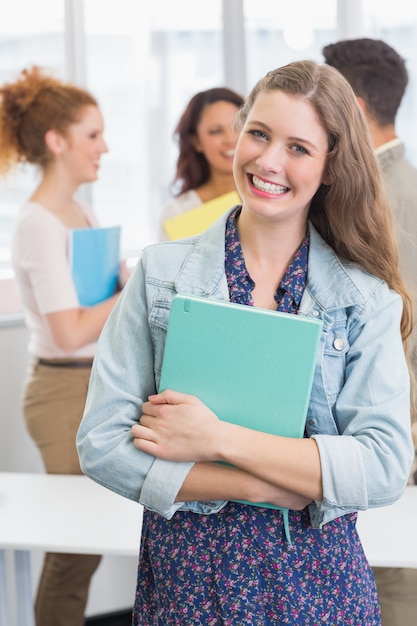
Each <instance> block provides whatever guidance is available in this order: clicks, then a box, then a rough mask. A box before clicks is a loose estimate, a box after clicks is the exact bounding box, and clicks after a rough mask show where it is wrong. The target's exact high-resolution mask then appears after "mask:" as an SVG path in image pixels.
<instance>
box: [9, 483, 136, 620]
mask: <svg viewBox="0 0 417 626" xmlns="http://www.w3.org/2000/svg"><path fill="white" fill-rule="evenodd" d="M142 511H143V509H142V506H141V505H139V504H137V503H135V502H133V501H131V500H127V499H126V498H122V497H121V496H118V495H117V494H115V493H113V492H111V491H109V490H107V489H105V488H104V487H101V486H100V485H97V484H96V483H94V482H93V481H92V480H90V479H88V478H86V477H85V476H62V475H50V474H49V475H47V474H17V473H0V626H10V624H11V612H10V606H9V593H8V589H7V580H6V567H5V551H6V550H12V551H13V552H14V558H15V579H16V584H15V588H16V590H18V593H19V602H18V605H17V611H18V612H17V620H18V621H17V623H18V626H33V624H34V616H33V601H32V585H31V579H30V551H31V550H41V551H45V552H46V551H49V552H67V553H75V554H103V555H104V554H112V555H127V556H137V555H138V553H139V542H140V532H141V526H142Z"/></svg>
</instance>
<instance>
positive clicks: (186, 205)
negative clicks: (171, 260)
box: [158, 189, 203, 241]
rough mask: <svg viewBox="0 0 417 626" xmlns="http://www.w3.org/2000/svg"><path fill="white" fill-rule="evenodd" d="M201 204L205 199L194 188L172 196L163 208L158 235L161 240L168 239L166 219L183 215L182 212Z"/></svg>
mask: <svg viewBox="0 0 417 626" xmlns="http://www.w3.org/2000/svg"><path fill="white" fill-rule="evenodd" d="M200 204H203V201H202V200H201V198H200V196H199V195H198V193H197V192H196V191H194V189H190V190H189V191H186V192H185V193H182V194H181V195H179V196H177V197H176V198H172V200H170V201H169V202H168V204H166V205H165V207H164V208H163V209H162V214H161V221H160V228H159V235H158V238H159V241H167V239H168V237H167V234H166V232H165V228H164V222H165V220H168V219H170V218H171V217H175V216H176V215H181V213H185V212H186V211H191V209H195V208H196V207H198V206H200Z"/></svg>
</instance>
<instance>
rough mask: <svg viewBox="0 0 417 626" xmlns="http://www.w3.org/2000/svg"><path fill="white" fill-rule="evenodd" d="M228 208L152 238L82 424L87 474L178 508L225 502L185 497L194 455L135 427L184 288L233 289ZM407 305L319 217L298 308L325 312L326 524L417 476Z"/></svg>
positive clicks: (108, 335) (317, 408)
mask: <svg viewBox="0 0 417 626" xmlns="http://www.w3.org/2000/svg"><path fill="white" fill-rule="evenodd" d="M226 219H227V215H225V216H222V217H221V218H220V219H218V220H217V221H216V222H215V223H214V224H213V225H212V226H211V227H210V228H209V229H208V230H207V231H205V232H204V233H203V234H201V235H198V236H195V237H191V238H188V239H184V240H180V241H173V242H169V243H158V244H153V245H150V246H148V247H147V248H145V250H144V251H143V253H142V256H141V259H140V260H139V261H138V264H137V266H136V268H135V270H134V272H133V274H132V276H131V277H130V278H129V281H128V283H127V285H126V287H125V288H124V290H123V293H122V295H121V297H120V299H119V301H118V303H117V305H116V306H115V308H114V310H113V312H112V314H111V315H110V317H109V319H108V321H107V323H106V325H105V328H104V330H103V332H102V334H101V337H100V339H99V342H98V347H97V352H96V357H95V360H94V365H93V370H92V375H91V381H90V387H89V392H88V397H87V402H86V407H85V413H84V417H83V420H82V423H81V425H80V429H79V432H78V436H77V446H78V452H79V456H80V461H81V467H82V470H83V472H84V473H85V474H86V475H88V476H89V477H90V478H92V479H93V480H95V481H97V482H98V483H100V484H102V485H104V486H105V487H107V488H108V489H111V490H113V491H116V492H117V493H119V494H121V495H123V496H125V497H127V498H130V499H133V500H136V501H138V502H140V503H141V504H143V505H144V506H146V507H147V508H149V509H151V510H153V511H156V512H158V513H160V514H161V515H163V516H164V517H166V518H168V519H169V518H171V517H172V515H174V513H175V512H176V511H177V510H192V511H194V512H196V513H205V514H207V513H215V512H217V511H218V510H219V509H220V508H222V507H223V506H224V505H225V502H221V501H217V502H191V503H190V502H188V503H178V502H177V503H175V502H174V501H175V498H176V495H177V493H178V491H179V489H180V487H181V485H182V483H183V481H184V479H185V478H186V476H187V474H188V472H189V471H190V469H191V467H192V465H193V464H192V463H176V462H170V461H163V460H160V459H155V458H154V457H152V456H150V455H148V454H146V453H144V452H141V451H138V450H137V449H136V448H135V447H134V445H133V440H132V436H131V433H130V429H131V426H132V425H133V424H135V423H136V422H137V420H138V418H139V417H140V415H141V406H142V403H143V402H144V401H145V400H146V399H147V397H148V396H149V395H150V394H153V393H155V392H156V391H157V390H158V385H159V380H160V374H161V366H162V358H163V353H164V346H165V338H166V331H167V325H168V318H169V312H170V304H171V301H172V298H173V297H174V295H175V294H176V293H182V294H193V295H197V296H204V297H210V298H214V299H218V300H228V299H229V296H228V287H227V281H226V277H225V271H224V237H225V223H226ZM401 313H402V300H401V298H400V296H399V295H398V294H396V293H394V292H393V291H390V290H389V289H388V287H387V285H386V284H385V283H384V282H383V281H381V280H379V279H377V278H375V277H373V276H371V275H369V274H367V273H366V272H364V271H363V270H361V269H360V268H359V267H357V266H356V265H354V264H352V263H349V262H346V261H344V260H342V259H340V258H339V257H338V256H336V254H335V253H334V251H333V250H332V249H331V248H330V247H329V246H328V245H327V244H326V243H325V242H324V241H323V240H322V238H321V237H320V236H319V235H318V233H317V232H316V231H315V229H314V228H313V226H312V225H311V224H310V252H309V263H308V276H307V286H306V288H305V290H304V294H303V297H302V300H301V305H300V311H299V314H303V315H307V316H311V317H314V318H320V319H322V320H323V332H322V336H321V343H320V350H319V355H318V359H317V365H316V371H315V377H314V382H313V388H312V393H311V400H310V405H309V409H308V415H307V434H308V436H310V437H313V438H314V439H315V440H316V442H317V445H318V448H319V452H320V460H321V468H322V482H323V499H322V500H321V501H316V502H313V503H312V504H311V505H310V507H309V510H310V519H311V523H312V525H313V526H314V527H316V528H319V527H321V526H322V525H323V524H325V523H326V522H328V521H330V520H332V519H334V518H335V517H338V516H340V515H344V514H346V513H348V512H351V511H356V510H363V509H366V508H368V507H377V506H383V505H388V504H391V503H393V502H394V501H395V500H397V499H398V498H399V497H400V496H401V494H402V492H403V490H404V488H405V485H406V483H407V479H408V474H409V470H410V467H411V463H412V460H413V445H412V439H411V428H410V404H409V396H410V389H409V374H408V369H407V365H406V361H405V357H404V351H403V346H402V341H401V335H400V319H401Z"/></svg>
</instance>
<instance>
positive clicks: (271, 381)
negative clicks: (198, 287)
mask: <svg viewBox="0 0 417 626" xmlns="http://www.w3.org/2000/svg"><path fill="white" fill-rule="evenodd" d="M321 331H322V321H321V320H317V319H313V318H308V317H305V316H302V315H292V314H288V313H279V312H277V311H271V310H267V309H261V308H256V307H251V306H244V305H240V304H231V303H230V302H219V301H216V300H211V299H207V298H200V297H197V296H189V295H176V296H175V297H174V299H173V301H172V305H171V312H170V317H169V323H168V331H167V338H166V344H165V351H164V357H163V364H162V372H161V381H160V386H159V391H163V390H165V389H174V390H176V391H181V392H184V393H188V394H192V395H195V396H197V397H198V398H199V399H200V400H201V401H202V402H204V403H205V404H206V405H207V406H208V407H209V408H210V409H211V410H212V411H213V412H214V413H215V414H216V415H217V416H218V417H219V419H222V420H225V421H227V422H231V423H233V424H239V425H241V426H245V427H247V428H251V429H254V430H259V431H262V432H266V433H270V434H275V435H282V436H285V437H303V435H304V428H305V422H306V416H307V409H308V403H309V399H310V393H311V386H312V383H313V377H314V371H315V367H316V360H317V353H318V345H319V341H320V335H321ZM247 504H252V505H253V504H254V503H252V502H248V503H247ZM255 506H266V507H269V508H280V507H275V506H274V505H271V504H269V503H257V505H255ZM284 523H285V524H286V532H287V537H289V530H288V511H287V510H284Z"/></svg>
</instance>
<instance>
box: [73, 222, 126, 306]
mask: <svg viewBox="0 0 417 626" xmlns="http://www.w3.org/2000/svg"><path fill="white" fill-rule="evenodd" d="M120 231H121V228H120V226H109V227H104V228H74V229H72V230H71V231H70V241H69V255H70V262H71V269H72V277H73V280H74V284H75V288H76V290H77V294H78V300H79V302H80V305H81V306H92V305H94V304H98V303H99V302H102V301H103V300H106V299H107V298H110V296H112V295H113V294H114V293H115V292H116V290H117V281H118V276H119V263H120Z"/></svg>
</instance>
